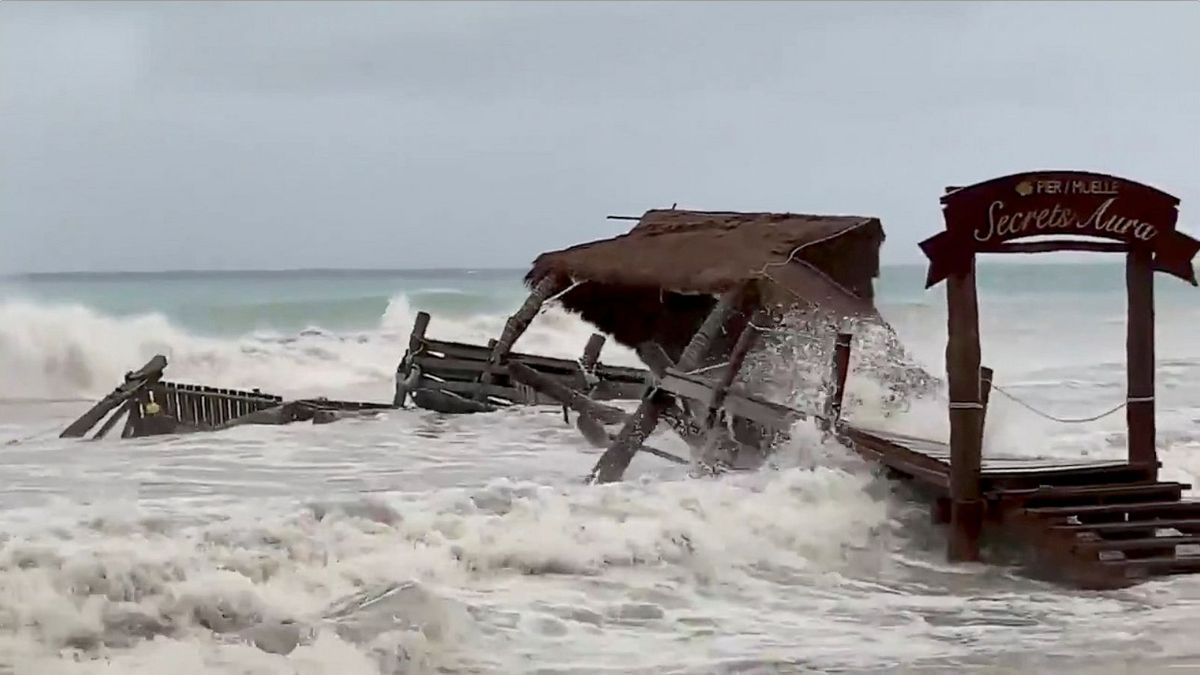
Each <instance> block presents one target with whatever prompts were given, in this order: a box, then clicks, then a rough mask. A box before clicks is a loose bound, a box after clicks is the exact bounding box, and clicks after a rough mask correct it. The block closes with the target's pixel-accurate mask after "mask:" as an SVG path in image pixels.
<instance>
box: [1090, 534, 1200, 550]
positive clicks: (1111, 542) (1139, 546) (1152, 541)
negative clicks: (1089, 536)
mask: <svg viewBox="0 0 1200 675" xmlns="http://www.w3.org/2000/svg"><path fill="white" fill-rule="evenodd" d="M1189 544H1190V545H1200V537H1198V536H1195V535H1179V536H1164V537H1142V538H1140V539H1095V540H1091V541H1083V540H1081V541H1077V542H1075V544H1074V546H1075V548H1076V549H1077V550H1083V551H1139V550H1148V549H1155V550H1157V549H1162V550H1174V548H1175V547H1176V546H1186V545H1189Z"/></svg>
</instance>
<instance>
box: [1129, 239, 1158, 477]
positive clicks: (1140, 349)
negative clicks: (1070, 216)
mask: <svg viewBox="0 0 1200 675" xmlns="http://www.w3.org/2000/svg"><path fill="white" fill-rule="evenodd" d="M1125 287H1126V294H1127V296H1128V304H1129V307H1128V312H1129V317H1128V323H1127V327H1126V330H1127V333H1126V338H1125V358H1126V366H1125V367H1126V376H1127V392H1128V401H1129V402H1128V405H1127V407H1126V408H1125V420H1126V424H1127V425H1128V427H1129V461H1130V462H1137V463H1142V464H1147V465H1149V466H1151V467H1156V468H1155V472H1156V473H1157V466H1158V454H1157V452H1156V450H1155V429H1154V260H1153V257H1152V254H1151V252H1150V251H1148V250H1138V249H1134V250H1131V251H1130V252H1129V253H1128V254H1127V256H1126V259H1125Z"/></svg>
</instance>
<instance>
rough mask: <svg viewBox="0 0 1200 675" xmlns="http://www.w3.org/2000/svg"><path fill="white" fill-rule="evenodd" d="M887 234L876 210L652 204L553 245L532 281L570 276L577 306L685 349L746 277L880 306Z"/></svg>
mask: <svg viewBox="0 0 1200 675" xmlns="http://www.w3.org/2000/svg"><path fill="white" fill-rule="evenodd" d="M883 239H884V235H883V226H882V225H881V224H880V222H879V220H878V219H876V218H869V217H861V216H813V215H799V214H792V213H733V212H712V211H682V210H674V209H671V210H652V211H647V212H646V213H645V214H644V215H643V216H642V217H641V219H640V220H639V222H638V224H637V225H636V226H635V227H634V228H633V229H632V230H630V231H629V232H628V233H626V234H623V235H620V236H618V237H614V238H612V239H605V240H601V241H594V242H590V243H586V244H580V245H578V246H572V247H570V248H566V249H563V250H561V251H553V252H549V253H543V254H542V255H540V256H538V258H537V260H535V261H534V263H533V267H532V269H531V270H530V271H529V273H528V274H527V275H526V277H525V281H526V283H528V284H529V285H530V286H533V285H536V284H537V283H538V282H539V281H540V280H541V279H543V278H545V277H546V276H548V275H558V276H562V277H566V278H570V279H571V280H572V281H573V282H575V283H576V285H575V286H573V287H572V288H571V289H570V290H569V291H567V292H566V293H565V294H563V295H562V296H561V297H560V300H561V301H562V303H563V305H564V306H565V307H566V308H567V309H568V310H570V311H574V312H578V313H580V314H581V315H582V317H583V318H584V320H586V321H588V322H590V323H592V324H594V325H595V326H596V327H598V328H599V329H600V330H603V331H604V332H606V333H608V334H610V335H612V336H613V337H614V338H615V339H616V340H617V341H619V342H621V343H622V344H625V345H628V346H636V345H638V344H640V343H642V342H645V341H654V342H657V343H659V344H660V345H662V346H663V348H664V349H666V350H667V353H668V354H670V355H671V357H672V358H678V356H679V353H680V351H681V350H682V348H683V346H684V345H686V344H687V341H688V340H689V339H690V338H691V336H692V334H693V333H695V331H696V329H697V328H698V327H699V325H700V323H701V322H702V321H703V320H704V317H705V316H706V315H707V314H708V312H709V310H710V309H711V308H712V306H713V304H714V303H715V298H714V296H715V295H717V294H720V293H723V292H725V291H728V290H730V289H732V288H734V287H735V286H738V285H740V284H743V283H746V282H754V285H755V287H756V288H755V290H756V293H755V294H752V297H751V298H750V299H749V300H748V302H762V303H763V304H765V305H767V306H768V307H777V308H782V309H786V308H790V307H794V306H803V305H809V306H813V307H816V308H818V309H821V310H825V311H829V312H830V313H833V314H840V315H844V316H858V317H861V316H872V317H874V316H877V315H876V313H875V309H874V305H873V299H874V278H875V277H877V276H878V275H879V247H880V246H881V245H882V243H883Z"/></svg>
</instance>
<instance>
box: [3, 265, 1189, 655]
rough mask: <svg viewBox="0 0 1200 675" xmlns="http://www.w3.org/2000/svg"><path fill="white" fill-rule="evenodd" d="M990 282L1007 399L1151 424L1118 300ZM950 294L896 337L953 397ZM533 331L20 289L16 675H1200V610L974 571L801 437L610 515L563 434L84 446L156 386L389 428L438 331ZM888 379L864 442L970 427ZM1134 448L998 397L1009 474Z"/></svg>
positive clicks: (348, 283) (1179, 450) (880, 386)
mask: <svg viewBox="0 0 1200 675" xmlns="http://www.w3.org/2000/svg"><path fill="white" fill-rule="evenodd" d="M980 276H981V278H980V294H981V313H982V331H983V354H984V362H985V364H987V365H990V366H991V367H993V368H994V369H995V370H996V381H997V384H998V385H1000V386H1001V387H1003V388H1004V390H1005V391H1006V392H1008V393H1010V394H1012V395H1013V396H1015V397H1017V398H1019V399H1021V400H1023V401H1026V402H1028V403H1029V404H1031V405H1033V406H1034V407H1037V408H1039V409H1042V410H1045V411H1047V412H1050V413H1052V414H1054V415H1057V416H1087V415H1090V414H1093V413H1096V412H1100V411H1103V410H1105V409H1107V408H1110V407H1111V406H1113V405H1115V404H1117V403H1119V402H1120V401H1121V400H1122V397H1123V386H1124V385H1123V382H1124V366H1123V362H1124V330H1125V328H1124V313H1125V306H1124V290H1123V288H1124V285H1123V281H1124V280H1123V271H1122V268H1121V266H1120V265H1119V264H1118V265H1111V264H1100V265H1082V264H1080V265H1074V264H1072V265H1023V264H1022V265H997V266H984V267H983V268H981V272H980ZM922 281H923V270H922V269H921V268H918V267H895V268H886V269H885V270H884V273H883V276H882V278H881V279H880V281H879V305H880V306H881V309H882V311H883V313H884V315H885V317H886V318H888V320H889V321H890V322H891V323H892V325H893V327H894V328H895V330H896V333H897V335H898V337H899V340H900V341H901V343H902V344H903V345H904V348H905V350H906V351H907V353H908V354H909V355H910V356H911V357H912V358H913V359H915V360H916V361H917V362H919V363H920V364H922V365H923V366H924V367H926V368H927V369H928V370H929V371H931V372H934V373H940V372H942V369H943V363H942V355H943V352H944V348H945V310H944V291H943V290H942V289H941V288H940V287H939V288H935V289H932V290H930V291H925V290H923V289H922V286H923V284H922ZM1157 293H1158V312H1157V314H1158V319H1159V321H1158V360H1159V370H1158V396H1159V443H1160V457H1161V459H1162V461H1163V463H1164V469H1163V471H1162V475H1163V477H1164V479H1168V480H1182V481H1185V482H1189V483H1194V482H1196V478H1197V476H1200V434H1197V431H1196V428H1197V426H1196V417H1197V416H1198V414H1200V386H1198V385H1197V384H1196V382H1198V381H1200V371H1198V369H1197V364H1200V341H1197V340H1196V339H1195V337H1194V335H1195V329H1194V327H1195V326H1196V325H1200V304H1198V303H1197V301H1198V300H1200V296H1198V295H1196V294H1197V293H1200V289H1194V288H1191V287H1188V286H1186V285H1184V284H1182V283H1180V282H1178V281H1177V280H1175V279H1169V278H1164V279H1159V280H1158V285H1157ZM522 297H523V292H522V289H521V285H520V272H519V271H494V270H478V271H470V270H447V271H436V272H431V271H390V272H383V271H378V272H376V271H372V272H354V271H307V272H286V273H278V272H252V273H155V274H119V275H43V276H35V277H10V278H6V279H2V280H0V451H2V452H3V461H2V462H0V673H7V672H12V673H20V674H25V673H28V674H30V675H57V674H64V675H66V674H71V675H75V674H83V673H89V674H90V673H112V674H117V673H120V674H139V675H141V674H144V675H160V674H162V673H172V674H173V675H194V674H199V673H229V674H234V673H236V674H239V675H241V674H250V673H253V674H258V673H263V674H272V675H274V674H280V675H282V674H289V675H291V674H304V675H310V674H311V675H316V674H326V673H328V674H331V675H332V674H338V675H376V674H387V675H392V674H396V673H449V672H456V673H547V674H548V673H798V672H944V673H958V672H967V671H970V672H976V671H978V672H1013V673H1018V672H1019V673H1027V672H1051V671H1055V672H1096V673H1111V672H1129V673H1146V672H1189V669H1192V668H1196V669H1198V670H1197V672H1200V647H1198V646H1197V645H1196V643H1195V640H1194V639H1193V633H1194V629H1193V628H1194V627H1193V625H1192V621H1193V620H1194V619H1195V617H1196V616H1197V611H1198V610H1200V578H1189V577H1180V578H1174V579H1168V580H1159V581H1153V582H1150V583H1146V584H1143V585H1140V586H1137V587H1134V588H1130V589H1125V590H1120V591H1112V592H1102V593H1097V592H1079V591H1073V590H1069V589H1065V588H1061V587H1057V586H1053V585H1049V584H1045V583H1042V582H1038V581H1033V580H1030V579H1028V578H1026V577H1024V576H1022V574H1021V570H1020V569H1019V568H1017V567H1016V566H1015V564H1009V565H992V566H983V565H950V564H947V563H946V562H945V560H944V548H945V544H944V538H943V533H942V532H941V531H940V530H939V529H938V528H937V527H935V526H932V525H930V524H929V518H928V515H927V513H926V511H925V509H924V505H923V504H922V503H921V502H920V501H917V500H915V499H914V498H913V497H912V495H910V494H908V493H907V492H906V491H905V490H904V489H903V488H902V487H900V486H897V485H895V484H893V483H890V482H888V481H887V480H885V479H883V478H881V477H880V476H878V475H877V473H876V471H875V470H874V469H873V467H871V466H870V465H868V464H865V463H863V462H861V461H858V460H857V459H855V458H854V457H853V456H851V455H850V454H849V453H848V452H847V451H845V450H844V449H843V448H840V447H838V446H836V445H829V444H826V443H823V442H822V441H821V439H820V436H819V435H818V434H817V433H816V431H815V430H814V429H811V428H808V427H805V426H804V425H800V426H798V427H797V428H796V429H795V430H794V433H793V434H792V439H791V440H790V441H788V442H787V444H786V445H785V446H783V447H780V448H779V449H778V453H777V456H776V460H775V461H774V462H773V463H772V464H771V465H770V466H768V467H766V468H764V469H762V470H759V471H755V472H752V473H737V474H731V475H726V476H722V477H719V478H696V477H691V476H689V472H688V470H687V468H686V467H685V468H680V467H675V466H673V465H664V464H663V463H662V462H660V461H658V460H656V458H654V457H646V456H639V457H638V458H637V459H636V460H635V462H634V464H633V466H632V467H631V470H630V471H629V473H628V474H627V480H626V481H625V482H624V483H622V484H617V485H608V486H600V487H589V486H584V485H583V484H582V483H581V478H582V476H583V475H585V474H586V473H587V471H588V470H589V469H590V467H591V465H592V464H593V463H594V462H595V460H596V458H597V455H598V451H597V450H595V449H593V448H591V447H589V446H588V445H587V444H586V443H585V442H584V441H583V439H582V438H580V437H579V435H578V433H577V432H575V430H574V428H573V427H571V426H567V425H565V424H564V423H563V421H562V419H561V413H560V412H559V411H556V410H546V409H536V408H524V409H514V410H508V411H503V412H498V413H494V414H488V415H475V416H461V417H446V416H440V415H436V414H432V413H428V412H425V411H419V410H403V411H395V412H391V413H389V414H387V415H384V416H381V417H380V418H379V419H371V420H353V421H343V422H339V423H337V424H333V425H328V426H311V425H305V424H297V425H291V426H287V427H277V428H276V427H253V428H252V427H246V428H239V429H234V430H230V431H227V432H221V433H213V434H198V435H194V436H187V437H178V438H168V439H139V440H131V441H120V440H115V439H106V440H103V441H98V442H92V441H64V440H59V439H58V438H57V433H58V431H59V430H61V428H62V427H63V426H64V425H65V424H66V423H68V422H69V421H70V420H71V419H73V418H74V417H76V416H77V415H78V414H80V413H81V412H82V411H83V410H85V409H86V408H87V406H88V404H89V402H90V401H91V400H92V399H94V398H96V397H98V396H99V395H102V394H104V393H106V392H107V391H109V390H111V389H112V388H113V387H114V386H116V385H117V384H118V383H119V382H120V379H121V376H122V374H123V373H124V372H125V371H127V370H130V369H132V368H135V367H137V366H140V365H141V364H142V363H143V362H144V361H145V360H146V359H148V358H149V357H150V356H152V355H154V354H155V353H163V354H166V355H167V356H168V358H169V359H170V366H169V368H168V371H167V372H168V375H169V377H170V378H171V379H173V380H179V381H193V382H200V383H205V384H210V385H214V386H226V387H260V388H262V389H264V390H268V391H274V392H278V393H282V394H285V395H286V394H300V395H321V394H323V395H330V396H352V397H358V398H366V399H377V400H381V401H387V400H390V397H391V391H392V384H393V383H392V376H393V373H394V371H395V367H396V363H397V361H398V359H399V358H400V356H401V354H402V353H403V351H404V345H405V343H406V341H407V335H408V331H409V328H410V326H411V323H412V319H413V317H414V316H415V314H416V312H417V311H419V310H428V311H430V312H432V313H433V316H434V318H433V322H432V324H431V326H430V329H429V331H430V335H432V336H436V337H439V338H445V339H456V340H464V341H471V342H478V343H483V342H485V341H486V340H487V339H488V338H489V337H495V336H496V335H498V334H499V331H500V328H501V326H502V325H503V322H504V319H505V317H506V315H507V313H508V312H509V311H511V310H512V309H514V308H515V307H516V306H517V305H518V304H519V303H520V301H521V299H522ZM590 333H591V330H590V328H589V327H588V326H587V325H585V324H583V323H582V322H580V321H579V320H578V319H577V318H576V317H573V316H570V315H568V314H566V313H564V312H562V311H561V310H559V309H557V308H555V307H550V308H548V309H547V310H546V311H545V312H544V313H543V314H542V315H541V316H540V317H539V318H538V320H537V322H535V325H534V327H533V328H532V329H531V330H530V332H529V333H528V334H527V335H526V336H525V337H524V338H522V340H521V342H520V343H518V348H519V349H521V350H523V351H535V352H541V353H546V354H550V355H557V356H566V357H577V356H578V355H579V353H580V351H581V349H582V347H583V344H584V343H585V341H586V339H587V336H588V335H589V334H590ZM873 349H877V347H876V343H873V342H869V341H863V342H862V343H860V344H857V345H856V351H855V354H854V358H853V362H852V374H851V379H850V409H849V410H848V414H849V415H850V416H852V417H853V418H855V419H856V420H858V421H860V422H861V423H863V424H870V425H874V426H884V427H886V428H891V429H896V430H899V431H907V432H912V433H921V434H929V435H941V434H945V433H946V413H945V399H944V394H941V393H935V394H932V395H929V396H927V397H925V398H923V399H919V400H913V401H910V402H908V404H907V406H906V407H905V408H904V409H903V410H901V411H898V412H897V411H896V410H895V409H894V408H888V407H887V406H885V405H884V404H883V403H882V393H881V392H883V391H884V390H885V389H886V387H887V385H888V383H887V382H885V381H882V379H885V376H884V375H881V374H880V373H879V372H878V371H876V370H873V369H872V368H870V367H869V364H870V363H871V362H872V361H873V360H877V359H878V358H881V355H880V354H873V353H872V350H873ZM602 360H604V361H606V362H613V363H626V364H632V363H636V359H635V358H634V357H633V355H632V354H631V353H630V352H629V350H626V349H623V348H621V347H620V346H619V345H615V344H609V345H607V346H606V348H605V351H604V353H603V355H602ZM771 366H772V367H773V368H774V369H776V370H778V371H783V372H788V371H792V370H795V371H797V372H799V371H803V370H804V369H803V368H802V367H800V364H797V363H795V362H789V360H788V359H787V358H784V357H782V356H780V357H777V358H776V362H775V363H772V364H771ZM793 402H794V403H796V404H798V405H802V404H805V403H806V402H805V401H793ZM809 403H810V402H809ZM653 442H654V443H656V444H658V445H660V446H662V447H666V448H671V449H674V450H677V451H679V452H684V453H686V452H687V450H686V447H684V446H683V444H682V443H681V442H679V441H678V440H677V439H675V438H673V437H671V436H669V435H666V434H663V435H661V437H658V438H655V440H654V441H653ZM1124 442H1125V438H1124V418H1123V415H1122V414H1120V413H1117V414H1115V415H1111V416H1109V417H1106V418H1104V419H1101V420H1099V421H1096V422H1093V423H1088V424H1060V423H1055V422H1052V421H1049V420H1046V419H1043V418H1041V417H1039V416H1037V415H1035V414H1033V413H1031V412H1029V411H1028V410H1026V409H1025V408H1023V407H1021V406H1020V405H1018V404H1016V403H1013V402H1012V401H1010V400H1009V399H1007V398H1005V397H1004V396H996V397H993V403H992V408H991V409H990V410H989V415H988V430H987V439H986V449H985V452H987V453H989V454H997V455H999V454H1018V455H1045V456H1060V457H1064V458H1069V457H1079V456H1093V457H1119V456H1121V455H1122V453H1123V452H1124V450H1123V448H1124ZM996 554H997V556H999V557H1000V558H1001V559H1004V551H997V552H996Z"/></svg>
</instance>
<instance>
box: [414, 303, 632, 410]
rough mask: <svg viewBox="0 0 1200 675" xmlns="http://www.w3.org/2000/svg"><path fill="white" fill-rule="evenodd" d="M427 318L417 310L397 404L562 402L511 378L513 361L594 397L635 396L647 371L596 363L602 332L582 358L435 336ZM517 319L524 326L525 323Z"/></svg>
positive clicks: (471, 406)
mask: <svg viewBox="0 0 1200 675" xmlns="http://www.w3.org/2000/svg"><path fill="white" fill-rule="evenodd" d="M522 316H524V315H522ZM429 320H430V319H429V314H428V313H426V312H420V313H418V314H417V320H416V322H415V323H414V325H413V331H412V334H411V335H410V336H409V343H408V350H407V351H406V352H405V354H404V358H403V359H402V360H401V362H400V366H399V367H398V368H397V371H396V396H395V400H394V402H395V404H396V405H397V406H400V405H403V403H404V401H405V400H406V399H409V398H411V399H412V401H413V403H415V404H416V405H417V407H420V408H424V409H427V410H433V411H436V412H443V413H473V412H489V411H493V410H497V409H500V408H506V407H509V406H512V405H527V404H528V405H537V404H554V403H560V401H558V400H557V399H555V398H554V397H553V396H549V395H544V394H542V393H539V392H538V391H537V390H536V389H533V388H532V387H530V386H528V385H527V384H525V383H522V382H520V381H517V380H514V379H513V378H512V377H511V375H510V373H509V370H508V367H507V366H508V365H509V364H512V363H520V364H523V365H525V366H526V367H528V368H530V369H532V370H534V371H535V372H537V373H539V374H541V375H543V376H545V377H547V378H550V379H551V380H553V381H554V382H556V383H559V384H561V385H562V386H565V387H569V388H572V389H576V390H579V391H583V392H586V393H587V394H588V395H589V396H590V397H591V398H593V399H594V400H598V401H605V400H615V399H628V398H638V397H640V396H641V394H642V392H643V391H644V390H645V387H646V382H647V372H646V371H644V370H641V369H638V368H627V367H622V366H610V365H606V364H603V363H599V362H598V360H599V355H600V350H601V348H602V347H603V346H604V337H603V336H601V335H593V336H592V338H591V339H590V340H589V341H588V344H587V346H586V347H585V348H584V354H583V357H582V358H581V359H580V360H578V361H573V360H570V359H557V358H551V357H547V356H539V355H536V354H523V353H519V352H513V351H509V350H508V349H499V348H498V347H497V344H499V343H498V342H497V344H492V345H489V346H487V347H483V346H479V345H472V344H466V343H462V342H451V341H446V340H435V339H432V338H429V337H427V336H426V335H425V332H426V330H427V329H428V326H429ZM510 323H511V322H510ZM517 323H518V324H520V325H521V326H523V325H527V322H525V323H524V324H521V322H517ZM518 327H520V326H518V325H512V326H508V327H507V328H510V329H511V330H507V332H506V333H505V337H506V338H508V339H513V338H512V333H514V332H515V331H516V329H517V328H518ZM510 346H511V345H510Z"/></svg>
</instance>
